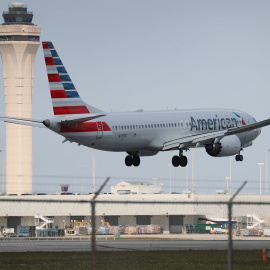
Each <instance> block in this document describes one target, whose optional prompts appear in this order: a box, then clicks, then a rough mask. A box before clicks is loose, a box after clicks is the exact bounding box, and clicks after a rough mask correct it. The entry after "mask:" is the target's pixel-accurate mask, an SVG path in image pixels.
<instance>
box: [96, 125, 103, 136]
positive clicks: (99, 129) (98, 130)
mask: <svg viewBox="0 0 270 270" xmlns="http://www.w3.org/2000/svg"><path fill="white" fill-rule="evenodd" d="M102 136H103V124H102V122H97V139H101V138H102Z"/></svg>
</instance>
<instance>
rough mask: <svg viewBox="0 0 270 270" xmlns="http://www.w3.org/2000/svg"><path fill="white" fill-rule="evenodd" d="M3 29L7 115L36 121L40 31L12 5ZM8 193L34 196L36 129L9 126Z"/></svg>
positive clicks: (19, 6)
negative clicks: (34, 106) (35, 82)
mask: <svg viewBox="0 0 270 270" xmlns="http://www.w3.org/2000/svg"><path fill="white" fill-rule="evenodd" d="M3 18H4V21H5V22H4V23H3V24H2V25H0V53H1V56H2V61H3V73H4V74H3V75H4V87H5V97H6V115H7V116H15V117H26V118H31V117H32V92H33V77H34V61H35V56H36V52H37V50H38V47H39V45H40V41H39V36H40V32H41V29H40V27H38V26H36V25H34V24H33V23H32V18H33V13H32V12H28V11H27V7H26V6H25V5H24V4H21V3H15V4H11V5H9V11H8V12H4V13H3ZM6 175H7V177H6V192H7V193H8V194H22V193H25V192H32V128H31V127H28V126H22V125H14V124H7V125H6Z"/></svg>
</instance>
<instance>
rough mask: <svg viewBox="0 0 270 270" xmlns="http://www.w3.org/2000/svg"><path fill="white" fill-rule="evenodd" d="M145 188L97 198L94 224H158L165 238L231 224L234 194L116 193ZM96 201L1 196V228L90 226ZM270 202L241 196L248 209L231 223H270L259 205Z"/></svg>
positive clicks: (242, 207) (239, 207)
mask: <svg viewBox="0 0 270 270" xmlns="http://www.w3.org/2000/svg"><path fill="white" fill-rule="evenodd" d="M124 185H125V187H123V186H124ZM145 185H146V183H139V182H133V183H132V182H121V183H119V184H118V185H116V186H113V187H112V190H115V193H114V194H111V193H107V194H102V195H98V197H97V199H96V201H97V203H96V208H95V210H96V225H101V224H102V222H104V221H105V222H107V223H108V224H110V225H112V226H121V225H122V226H128V225H150V224H152V225H159V226H160V227H161V228H162V231H163V233H164V234H168V233H181V232H182V229H183V228H184V227H185V226H186V225H190V224H199V223H205V222H210V221H211V222H216V221H219V222H224V221H225V222H226V220H227V221H228V207H227V203H228V201H229V200H230V198H231V196H232V195H230V194H195V193H187V194H161V193H153V191H156V190H157V187H156V186H153V185H150V184H149V185H148V187H149V189H148V191H146V190H144V192H142V193H140V192H139V193H138V194H135V193H133V192H130V193H129V194H127V193H123V192H120V193H119V192H118V191H119V190H120V191H121V189H122V190H123V188H126V190H127V187H129V188H131V190H132V189H133V188H132V187H135V186H137V190H139V188H140V186H145ZM117 186H118V187H119V189H118V191H117V188H116V187H117ZM134 189H135V188H134ZM151 192H152V193H151ZM132 193H133V194H132ZM92 198H93V195H92V194H88V195H31V196H26V195H21V196H0V201H1V207H0V227H1V229H3V228H14V229H15V231H16V228H17V226H18V225H22V226H37V227H39V228H40V229H45V228H55V229H64V228H65V229H68V228H70V227H74V226H75V224H77V225H78V224H91V222H92V221H91V219H92V217H91V202H90V201H91V200H92ZM269 201H270V195H238V196H237V197H236V199H235V202H248V203H249V204H235V205H234V206H233V219H234V220H235V221H238V223H239V226H243V228H246V227H248V226H249V227H250V228H252V227H255V226H257V225H259V226H260V223H264V224H265V223H269V220H270V211H269V209H270V207H269V205H258V203H265V202H269ZM255 202H256V204H255ZM250 203H251V204H250ZM243 223H245V224H243Z"/></svg>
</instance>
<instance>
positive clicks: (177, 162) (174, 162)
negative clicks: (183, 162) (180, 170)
mask: <svg viewBox="0 0 270 270" xmlns="http://www.w3.org/2000/svg"><path fill="white" fill-rule="evenodd" d="M172 165H173V166H174V167H178V166H179V165H180V157H179V156H173V158H172Z"/></svg>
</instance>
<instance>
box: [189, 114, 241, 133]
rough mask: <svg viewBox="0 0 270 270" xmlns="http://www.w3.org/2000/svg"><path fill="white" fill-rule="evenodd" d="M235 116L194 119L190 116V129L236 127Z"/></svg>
mask: <svg viewBox="0 0 270 270" xmlns="http://www.w3.org/2000/svg"><path fill="white" fill-rule="evenodd" d="M237 124H238V122H237V120H236V119H235V118H213V119H196V120H195V119H194V118H193V117H190V131H192V130H219V129H227V128H232V127H237Z"/></svg>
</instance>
